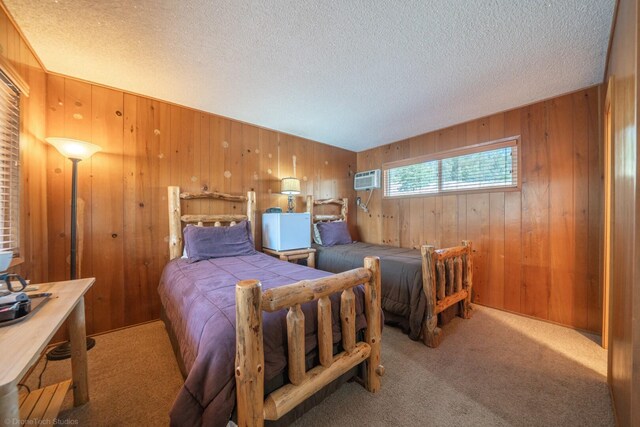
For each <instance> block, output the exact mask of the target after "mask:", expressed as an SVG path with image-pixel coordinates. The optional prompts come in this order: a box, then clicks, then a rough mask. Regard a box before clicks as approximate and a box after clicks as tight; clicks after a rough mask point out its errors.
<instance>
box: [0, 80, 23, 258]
mask: <svg viewBox="0 0 640 427" xmlns="http://www.w3.org/2000/svg"><path fill="white" fill-rule="evenodd" d="M19 144H20V91H19V90H18V88H17V87H16V86H15V85H14V84H13V83H12V82H11V80H10V79H9V78H8V77H7V76H6V75H5V74H4V73H2V72H1V71H0V250H2V251H13V254H14V256H17V255H18V254H19V252H20V203H19V202H20V201H19V197H20V145H19Z"/></svg>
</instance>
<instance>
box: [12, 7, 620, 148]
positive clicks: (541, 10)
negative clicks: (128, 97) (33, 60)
mask: <svg viewBox="0 0 640 427" xmlns="http://www.w3.org/2000/svg"><path fill="white" fill-rule="evenodd" d="M4 3H5V4H6V6H7V8H8V9H9V11H10V13H11V14H12V15H13V17H14V19H15V20H16V22H17V23H18V25H19V26H20V28H21V29H22V31H23V32H24V34H25V35H26V37H27V39H28V40H29V42H30V43H31V44H32V46H33V47H34V49H35V51H36V53H37V54H38V55H39V56H40V58H41V59H42V61H43V62H44V65H45V66H46V67H47V68H48V69H49V70H50V71H54V72H57V73H62V74H66V75H69V76H73V77H78V78H81V79H85V80H89V81H93V82H97V83H101V84H104V85H108V86H113V87H116V88H120V89H124V90H127V91H131V92H135V93H139V94H143V95H148V96H152V97H155V98H160V99H163V100H167V101H172V102H175V103H178V104H182V105H186V106H189V107H194V108H197V109H201V110H205V111H209V112H212V113H216V114H220V115H223V116H227V117H231V118H235V119H239V120H243V121H246V122H250V123H254V124H257V125H261V126H265V127H267V128H271V129H276V130H279V131H283V132H288V133H292V134H294V135H299V136H303V137H306V138H310V139H313V140H317V141H321V142H325V143H328V144H332V145H337V146H340V147H344V148H348V149H351V150H354V151H359V150H363V149H366V148H370V147H374V146H377V145H381V144H384V143H388V142H392V141H396V140H399V139H403V138H407V137H410V136H414V135H417V134H421V133H424V132H427V131H431V130H434V129H439V128H442V127H446V126H449V125H452V124H455V123H459V122H463V121H466V120H469V119H473V118H477V117H481V116H484V115H488V114H490V113H494V112H498V111H502V110H505V109H509V108H513V107H517V106H520V105H523V104H527V103H530V102H533V101H536V100H540V99H544V98H548V97H551V96H554V95H558V94H561V93H564V92H569V91H572V90H576V89H580V88H583V87H585V86H589V85H593V84H596V83H600V82H601V81H602V76H603V72H604V66H605V61H606V50H607V45H608V40H609V32H610V27H611V18H612V15H613V9H614V3H615V0H476V1H466V0H450V1H440V0H425V1H409V0H405V1H401V0H397V1H391V0H387V1H384V0H370V1H367V0H344V1H339V0H336V1H317V0H292V1H275V0H274V1H251V0H248V1H247V0H228V1H220V0H215V1H211V0H185V1H177V0H176V1H169V0H163V1H159V0H139V1H131V0H103V1H95V0H46V1H44V0H4Z"/></svg>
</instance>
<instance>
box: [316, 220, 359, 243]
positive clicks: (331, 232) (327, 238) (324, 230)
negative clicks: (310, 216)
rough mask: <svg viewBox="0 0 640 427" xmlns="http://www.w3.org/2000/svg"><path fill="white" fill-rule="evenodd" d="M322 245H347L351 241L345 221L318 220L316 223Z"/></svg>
mask: <svg viewBox="0 0 640 427" xmlns="http://www.w3.org/2000/svg"><path fill="white" fill-rule="evenodd" d="M317 226H318V232H319V234H320V240H321V242H322V243H321V244H322V246H335V245H348V244H349V243H353V240H352V239H351V234H349V227H348V226H347V223H346V222H345V221H334V222H319V223H318V224H317Z"/></svg>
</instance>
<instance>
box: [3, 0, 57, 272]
mask: <svg viewBox="0 0 640 427" xmlns="http://www.w3.org/2000/svg"><path fill="white" fill-rule="evenodd" d="M0 56H2V57H3V58H4V59H6V60H7V61H8V62H9V63H10V64H11V65H12V67H13V68H14V69H15V70H16V71H17V72H18V74H19V75H20V76H21V77H22V78H23V79H24V80H25V81H26V82H27V84H28V85H29V89H30V96H29V97H28V98H27V97H25V96H22V97H21V101H20V102H21V104H20V174H21V185H22V187H21V193H20V203H21V213H20V234H21V239H20V242H21V251H20V257H21V258H22V259H23V260H24V262H23V263H22V264H20V265H18V266H16V267H14V268H13V269H12V271H14V272H16V273H19V274H21V275H23V276H24V277H26V278H28V279H31V280H32V281H34V282H42V281H46V280H47V259H48V250H47V211H46V193H45V191H46V173H45V170H46V164H45V161H46V155H45V152H46V147H45V143H44V137H45V95H46V90H45V84H46V80H45V72H44V70H43V69H42V67H41V66H40V64H39V63H38V61H37V59H36V57H35V56H34V55H33V53H32V52H31V50H30V48H29V46H28V45H27V43H26V42H25V41H24V39H23V38H22V37H21V35H20V33H19V32H18V30H17V29H16V28H15V27H14V25H13V23H12V22H11V20H10V19H9V18H8V15H7V14H6V12H5V10H4V8H3V6H2V3H0Z"/></svg>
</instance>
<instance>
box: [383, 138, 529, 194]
mask: <svg viewBox="0 0 640 427" xmlns="http://www.w3.org/2000/svg"><path fill="white" fill-rule="evenodd" d="M498 144H499V145H498ZM511 144H513V145H511ZM493 146H494V147H496V146H498V147H499V148H493V149H492V148H491V147H492V146H491V145H488V146H484V147H479V148H477V150H478V151H476V152H471V153H469V150H468V149H464V150H465V153H466V154H461V155H458V156H456V155H455V152H452V153H447V154H450V157H444V158H442V157H441V156H439V155H437V154H436V155H434V156H438V158H437V159H435V160H428V161H426V162H421V163H416V164H413V165H406V166H398V167H390V168H386V169H385V171H384V179H385V180H384V195H385V196H387V197H393V196H411V195H417V194H438V193H445V192H451V191H468V190H476V189H492V188H498V189H499V188H508V187H517V185H518V170H517V167H518V161H517V158H518V146H517V140H513V141H510V142H506V143H505V142H504V141H500V142H499V143H498V142H496V145H493Z"/></svg>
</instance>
